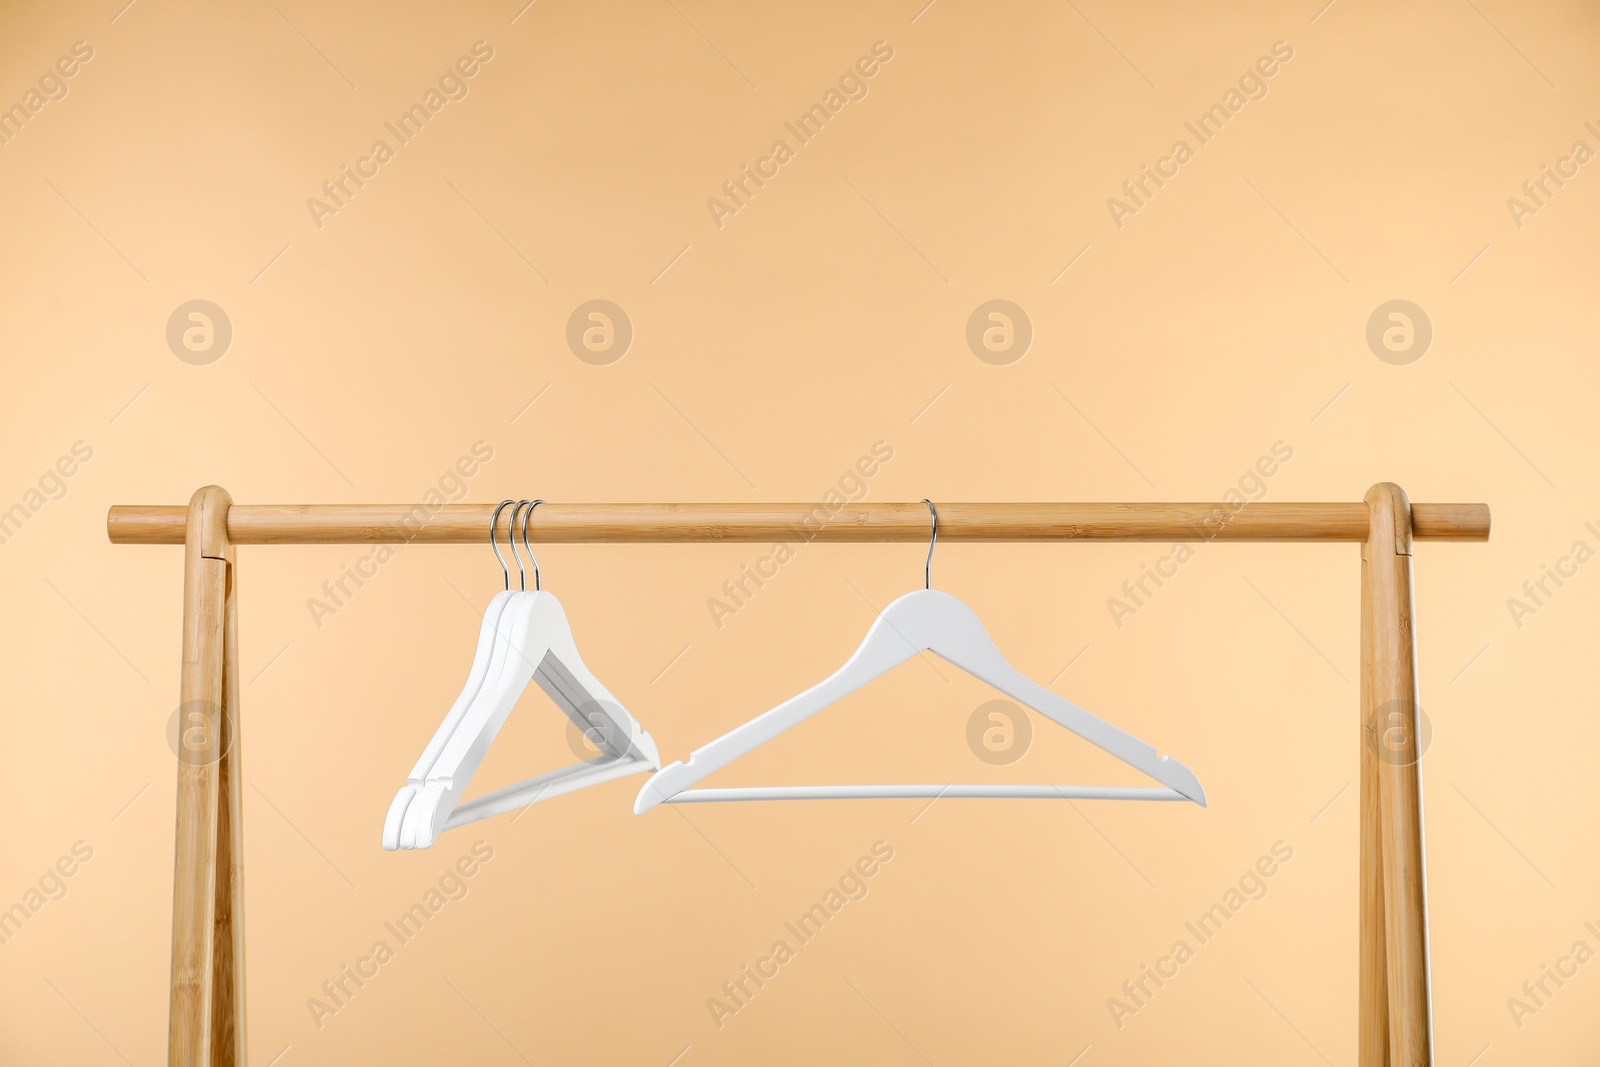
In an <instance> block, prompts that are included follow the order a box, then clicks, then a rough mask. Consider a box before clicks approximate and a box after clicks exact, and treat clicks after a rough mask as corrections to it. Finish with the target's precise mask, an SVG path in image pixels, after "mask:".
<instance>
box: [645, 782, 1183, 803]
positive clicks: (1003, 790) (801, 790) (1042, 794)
mask: <svg viewBox="0 0 1600 1067" xmlns="http://www.w3.org/2000/svg"><path fill="white" fill-rule="evenodd" d="M939 797H969V798H1004V799H1025V800H1188V799H1189V798H1188V797H1186V796H1184V795H1183V794H1182V793H1180V792H1178V791H1177V790H1176V789H1163V788H1159V787H1135V786H1105V785H777V786H750V787H746V788H740V789H685V790H684V791H683V792H681V793H678V794H676V795H674V796H670V797H668V798H667V799H666V801H665V803H668V804H716V803H719V802H721V801H726V800H884V799H901V798H912V799H915V798H921V799H929V800H934V799H937V798H939Z"/></svg>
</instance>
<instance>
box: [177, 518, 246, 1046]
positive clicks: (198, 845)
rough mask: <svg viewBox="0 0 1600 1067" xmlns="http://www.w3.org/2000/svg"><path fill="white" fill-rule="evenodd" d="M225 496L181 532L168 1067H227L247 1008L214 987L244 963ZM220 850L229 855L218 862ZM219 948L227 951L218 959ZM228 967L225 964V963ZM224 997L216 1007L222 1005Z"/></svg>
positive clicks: (227, 990)
mask: <svg viewBox="0 0 1600 1067" xmlns="http://www.w3.org/2000/svg"><path fill="white" fill-rule="evenodd" d="M230 503H231V501H230V499H229V497H228V494H227V493H226V492H224V491H223V490H221V489H219V488H217V487H216V486H207V487H206V488H204V489H200V490H198V491H197V492H196V493H195V494H194V497H193V499H191V500H190V502H189V509H188V515H187V521H186V523H185V529H186V533H187V540H186V542H185V549H184V596H183V663H182V675H181V680H180V684H179V716H178V731H177V749H178V789H177V820H176V822H177V827H176V844H175V848H174V851H173V876H172V974H171V990H170V1003H169V1016H168V1044H167V1062H168V1063H169V1064H171V1065H172V1067H180V1065H181V1067H221V1065H223V1064H232V1063H233V1062H234V1060H233V1058H232V1056H231V1054H230V1055H229V1056H228V1058H226V1059H218V1058H216V1056H215V1053H216V1052H217V1050H218V1048H219V1046H222V1047H228V1048H231V1042H219V1039H218V1035H217V1026H216V1018H217V1013H218V1011H219V1010H220V1011H222V1012H223V1013H225V1014H228V1015H231V1014H232V1013H233V1012H234V1011H235V1010H239V1009H240V1008H242V1001H241V1000H239V999H237V998H235V997H234V995H233V994H234V986H233V983H232V982H231V981H229V982H226V983H222V985H223V987H224V988H223V989H222V990H221V991H220V992H219V983H218V981H217V974H218V967H219V964H221V965H223V966H225V967H226V968H227V973H228V974H230V975H231V974H232V973H233V972H234V968H235V967H236V966H237V965H238V964H239V963H240V962H241V961H240V959H239V958H238V957H237V956H236V955H235V951H234V949H235V946H234V944H233V938H234V927H233V918H234V916H233V908H232V896H233V886H234V884H235V883H234V880H233V879H232V878H231V877H229V876H226V875H225V876H224V877H223V878H222V879H221V882H222V884H223V885H224V886H225V887H226V889H225V890H224V892H223V893H222V896H223V898H224V899H223V900H222V901H221V902H220V904H221V906H220V907H219V877H218V867H219V862H220V863H222V864H224V865H227V866H228V867H230V868H231V855H232V851H233V849H234V847H235V843H234V841H233V835H232V824H231V821H230V820H228V819H227V817H226V816H224V814H223V805H224V802H225V800H226V797H227V795H228V794H230V793H233V792H236V791H237V787H238V785H237V780H236V776H233V779H234V780H232V781H229V782H228V784H227V785H224V778H225V773H224V771H225V767H226V766H227V765H225V764H224V763H222V761H221V760H220V758H219V757H220V756H221V754H222V753H223V752H224V751H225V749H224V747H223V746H224V745H225V744H226V743H227V742H228V740H229V738H228V737H227V731H226V728H225V726H224V723H225V714H224V711H225V709H226V708H228V707H229V706H231V705H233V704H236V701H237V694H236V692H235V693H234V695H233V697H232V698H231V699H230V696H229V684H228V680H227V677H226V662H227V660H228V658H229V655H228V614H229V603H228V584H229V571H230V569H231V567H232V555H233V553H232V548H231V546H230V545H229V543H228V538H227V525H226V524H227V512H228V506H229V504H230ZM219 846H220V848H221V849H223V850H225V855H223V856H219ZM219 943H222V944H223V946H224V947H223V949H222V952H220V953H219ZM224 954H225V956H226V958H225V959H220V960H219V956H222V955H224ZM219 998H220V1002H219Z"/></svg>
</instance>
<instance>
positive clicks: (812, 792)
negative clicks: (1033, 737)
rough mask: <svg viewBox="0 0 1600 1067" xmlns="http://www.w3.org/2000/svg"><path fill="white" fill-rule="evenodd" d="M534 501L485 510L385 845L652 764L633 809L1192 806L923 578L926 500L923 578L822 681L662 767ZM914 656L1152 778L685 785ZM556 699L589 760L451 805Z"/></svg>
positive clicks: (1147, 752) (1134, 748)
mask: <svg viewBox="0 0 1600 1067" xmlns="http://www.w3.org/2000/svg"><path fill="white" fill-rule="evenodd" d="M542 503H543V501H542V500H533V501H528V500H518V501H511V500H506V501H503V502H501V504H500V506H499V507H497V508H496V509H495V511H494V516H493V518H492V519H491V520H490V528H489V544H490V547H491V548H492V549H493V550H494V555H495V558H496V559H497V560H498V561H499V563H500V568H501V570H502V571H503V572H504V575H505V589H504V590H503V591H502V592H499V593H496V594H495V596H494V598H493V599H492V600H491V601H490V602H489V606H488V607H487V608H486V609H485V611H484V613H483V625H482V627H481V628H480V630H479V633H478V647H477V651H476V653H475V654H474V656H473V660H472V668H471V670H470V671H469V672H468V675H467V681H466V684H465V686H463V687H462V690H461V695H460V696H458V697H457V698H456V701H455V703H454V704H452V705H451V707H450V710H449V712H448V713H446V715H445V717H444V721H443V722H442V723H440V724H439V728H438V729H437V730H436V731H435V732H434V735H433V739H432V740H431V741H429V742H428V746H427V747H426V748H425V749H424V750H423V752H422V756H421V757H420V758H419V759H418V760H417V763H416V766H415V767H413V768H412V770H411V774H410V775H409V776H408V777H407V779H406V784H405V785H403V786H401V787H400V789H399V791H398V792H397V793H396V794H395V798H394V801H393V802H392V803H391V804H390V805H389V812H388V815H387V817H386V818H385V819H384V824H383V847H384V848H386V849H391V850H393V849H402V848H404V849H411V848H427V847H428V846H430V845H432V844H433V842H434V840H435V839H436V838H437V837H438V835H439V834H440V833H441V832H443V831H444V830H448V829H452V828H454V827H457V826H463V825H465V824H467V823H470V822H474V821H476V820H478V819H484V818H488V817H489V816H491V815H497V814H500V813H502V812H506V811H511V810H513V809H516V808H522V807H526V806H527V805H529V804H533V803H536V802H538V801H540V800H547V799H549V798H551V797H555V796H559V795H561V794H563V793H570V792H573V791H574V790H578V789H584V788H587V787H589V786H592V785H598V784H600V783H602V782H608V781H611V780H612V779H615V778H622V777H626V776H628V775H632V774H640V773H643V772H645V771H654V772H655V773H654V774H652V775H651V776H650V778H649V779H648V780H647V781H646V782H645V783H644V786H643V788H641V789H640V790H639V794H638V796H637V798H636V799H635V800H634V804H633V811H634V814H635V815H641V814H643V813H644V812H646V811H649V810H650V809H651V808H653V807H655V806H656V805H658V804H663V803H670V804H686V803H706V802H713V801H744V800H819V799H829V800H836V799H868V798H885V797H928V798H932V797H1011V798H1017V797H1032V798H1054V799H1092V800H1191V801H1194V802H1195V803H1197V804H1200V805H1202V806H1204V805H1205V802H1206V798H1205V791H1204V790H1203V789H1201V787H1200V782H1199V781H1198V780H1197V779H1196V778H1195V776H1194V774H1193V773H1192V772H1191V771H1190V770H1189V768H1187V767H1185V766H1184V765H1183V764H1182V763H1179V762H1178V761H1177V760H1175V759H1173V758H1172V757H1170V756H1163V755H1160V754H1158V753H1157V751H1156V750H1155V749H1154V748H1152V747H1150V746H1149V745H1147V744H1145V743H1144V742H1143V741H1140V740H1139V739H1138V738H1136V737H1133V736H1131V735H1130V734H1127V733H1125V732H1124V731H1122V730H1120V729H1118V728H1117V727H1115V726H1113V725H1111V724H1110V723H1108V722H1106V721H1105V720H1103V719H1101V718H1099V717H1097V716H1095V715H1093V714H1091V713H1089V712H1087V711H1085V710H1084V709H1083V708H1080V707H1078V706H1077V705H1076V704H1074V703H1072V702H1071V701H1069V700H1067V699H1066V698H1064V697H1061V696H1057V695H1056V694H1055V693H1053V692H1051V691H1050V690H1049V689H1046V688H1045V687H1044V686H1042V685H1039V684H1038V683H1037V682H1034V681H1032V680H1030V679H1028V678H1027V677H1025V676H1024V675H1023V674H1022V673H1021V672H1020V671H1018V670H1017V669H1016V668H1015V667H1013V666H1012V665H1011V664H1010V663H1009V662H1007V660H1006V658H1005V657H1004V656H1003V655H1002V654H1001V653H1000V650H999V649H998V648H996V647H995V644H994V642H993V641H992V640H991V639H990V637H989V635H988V633H987V632H986V631H985V630H984V628H983V624H982V623H981V622H980V621H979V620H978V616H977V615H976V614H975V613H974V612H973V611H972V609H971V608H969V607H968V606H967V605H966V604H963V603H962V602H961V601H960V600H957V599H956V598H955V597H953V596H950V595H949V594H947V593H941V592H938V591H936V590H935V589H933V587H932V568H933V549H934V545H935V544H936V543H937V542H938V536H939V517H938V513H937V511H935V509H934V507H933V505H932V503H930V502H927V501H924V503H927V504H928V512H929V516H930V526H931V532H930V537H929V542H928V559H927V563H926V564H925V565H924V569H923V588H921V589H916V590H913V591H912V592H909V593H906V594H905V595H903V596H901V597H900V598H899V599H897V600H895V601H894V602H893V603H892V604H890V605H889V606H888V607H887V608H885V609H884V610H883V612H882V614H880V615H879V616H878V618H877V619H876V620H875V621H874V622H873V624H872V627H871V628H870V629H869V630H868V631H867V635H866V637H865V638H864V639H863V640H862V642H861V646H860V647H859V648H858V649H857V650H856V652H855V654H854V655H852V656H851V657H850V658H849V660H847V661H846V662H845V664H844V666H842V667H840V668H839V669H838V670H837V671H835V672H834V673H833V674H832V675H830V676H829V677H827V678H825V679H823V680H822V681H821V682H818V683H817V684H816V685H814V686H812V687H811V688H810V689H807V690H806V691H805V692H803V693H800V694H799V695H797V696H794V697H791V698H790V699H788V700H786V701H784V702H783V703H781V704H779V705H778V706H777V707H775V708H772V709H771V710H770V711H767V712H764V713H763V714H761V715H758V716H757V717H755V718H754V719H751V720H750V721H749V722H746V723H744V724H743V725H742V726H739V727H736V728H735V729H733V730H731V731H729V732H728V733H726V734H724V735H723V736H721V737H719V738H717V739H716V740H715V741H712V742H710V743H709V744H706V745H704V746H702V747H700V748H698V749H696V750H695V751H694V752H693V753H692V754H691V755H690V756H689V761H688V762H687V763H681V762H678V763H672V764H670V765H669V766H667V767H662V766H661V762H660V757H659V756H658V755H657V754H656V746H655V742H654V741H653V740H652V739H651V737H650V735H649V734H648V733H647V732H645V730H644V728H643V727H641V726H640V725H639V723H638V722H637V721H636V720H635V719H634V718H633V716H632V715H630V714H629V713H628V711H627V709H625V708H624V707H623V706H622V705H621V703H619V702H618V701H617V699H616V698H615V697H614V696H612V694H611V692H610V691H609V690H608V689H606V687H605V686H604V685H602V684H601V683H600V681H599V679H597V678H595V676H594V675H593V673H591V672H590V671H589V669H588V668H587V667H585V666H584V664H583V660H582V659H581V658H580V657H579V655H578V649H577V644H576V642H575V641H574V639H573V636H572V630H571V628H570V627H569V626H568V624H567V616H566V613H565V612H564V611H563V610H562V608H561V604H560V602H559V601H558V600H556V598H555V596H554V595H553V594H551V593H547V592H544V591H542V590H541V588H540V580H539V564H538V561H537V560H535V559H534V556H533V550H532V548H531V547H530V546H529V544H528V520H529V519H530V518H531V517H532V516H533V511H534V509H535V508H536V507H538V506H539V505H540V504H542ZM508 506H509V507H511V508H512V511H511V517H510V520H509V521H508V522H507V528H506V533H507V537H506V540H507V544H508V545H509V547H510V549H511V554H512V557H513V558H514V559H515V560H516V563H517V572H518V574H519V576H520V581H519V583H518V589H517V590H515V591H513V590H512V589H511V570H510V568H509V567H508V566H507V565H506V562H505V557H503V556H502V555H501V554H500V548H499V544H498V542H497V540H496V529H497V527H498V526H499V522H500V513H501V512H502V511H503V510H505V508H507V507H508ZM519 514H520V515H521V522H522V536H521V540H522V546H523V549H524V550H525V551H526V552H527V555H528V560H529V562H531V563H532V564H533V591H532V592H528V591H527V580H526V579H527V575H526V571H525V569H524V567H523V563H522V557H521V556H520V555H519V554H518V553H517V546H516V539H515V538H514V536H513V534H514V533H515V528H516V525H517V520H518V516H519ZM922 652H932V653H934V654H935V655H937V656H939V657H941V658H942V659H944V660H946V661H948V662H949V663H951V664H953V665H954V666H956V667H959V668H961V669H962V670H964V671H966V672H967V673H968V674H971V675H973V676H974V677H976V678H978V679H980V680H981V681H984V682H987V683H988V684H989V685H991V686H993V687H994V688H995V689H998V690H999V691H1000V692H1002V693H1004V694H1006V695H1007V696H1009V697H1011V698H1012V699H1013V700H1016V701H1017V702H1019V703H1020V704H1022V705H1024V706H1025V707H1028V708H1031V709H1033V710H1034V711H1036V712H1039V713H1040V714H1042V715H1044V716H1045V717H1046V718H1049V719H1051V720H1053V721H1054V722H1057V723H1059V724H1060V725H1062V726H1064V727H1066V728H1067V729H1068V730H1071V731H1072V732H1073V733H1075V734H1077V735H1078V736H1080V737H1082V738H1084V739H1085V740H1087V741H1089V742H1091V743H1093V744H1095V745H1097V746H1099V747H1100V748H1102V749H1104V750H1105V751H1106V752H1109V753H1110V754H1111V755H1113V756H1115V757H1117V758H1118V759H1120V760H1122V761H1123V762H1124V763H1126V764H1128V765H1129V766H1132V767H1135V768H1137V769H1138V770H1140V771H1143V772H1144V773H1145V774H1147V775H1149V776H1150V777H1151V778H1153V779H1155V780H1156V781H1157V782H1160V783H1161V785H1160V786H1159V787H1157V786H1145V787H1133V786H1074V785H1005V784H953V783H946V784H942V785H917V784H911V785H789V786H746V787H737V788H713V789H694V788H691V787H692V786H694V785H695V784H696V783H698V782H699V781H700V780H701V779H703V778H705V777H706V776H707V775H709V774H712V773H713V772H715V771H718V770H720V769H722V768H723V767H726V766H727V765H728V764H729V763H732V762H733V761H734V760H736V759H738V758H739V757H740V756H743V755H745V754H746V753H748V752H750V751H752V750H754V749H755V748H757V747H759V746H761V745H763V744H766V743H767V742H768V741H770V740H772V739H773V738H775V737H777V736H778V735H779V734H781V733H784V732H785V731H787V730H788V729H789V728H791V727H793V726H796V725H798V724H799V723H801V722H803V721H805V720H806V719H808V718H810V717H811V716H812V715H815V714H816V713H817V712H818V711H821V710H822V709H823V708H825V707H827V706H828V705H829V704H832V703H834V702H835V701H838V700H840V699H841V698H843V697H844V696H846V695H847V694H849V693H851V692H854V691H855V690H857V689H859V688H861V687H862V686H864V685H866V684H867V683H868V682H870V681H872V680H873V679H875V678H878V677H879V676H880V675H883V674H885V673H887V672H888V671H890V670H892V669H893V668H895V667H897V666H899V665H900V664H902V663H904V662H906V661H907V660H909V659H910V658H912V657H913V656H916V655H918V654H920V653H922ZM530 681H531V682H535V683H537V684H538V686H539V688H540V689H542V690H544V692H545V693H546V694H547V695H548V696H549V697H550V699H551V700H553V701H554V702H555V703H556V706H557V707H559V708H560V709H561V711H562V712H563V713H564V714H565V715H566V716H567V717H568V718H569V719H570V720H571V721H572V722H573V724H574V725H575V726H577V727H578V729H579V730H581V731H583V733H584V735H585V736H586V737H587V738H588V739H589V741H590V743H591V744H593V745H594V747H595V748H596V749H597V750H598V751H599V756H597V757H596V758H595V759H592V760H589V761H585V762H583V763H578V764H575V765H573V766H570V767H564V768H562V769H560V770H555V771H548V772H545V773H543V774H539V775H535V776H534V777H531V778H528V779H526V780H525V781H522V782H519V783H517V784H515V785H510V786H506V787H504V788H501V789H496V790H494V791H492V792H489V793H486V794H484V795H482V796H479V797H477V798H475V799H473V800H469V801H466V802H462V799H461V798H462V795H463V794H464V792H465V791H466V787H467V783H468V782H469V781H471V779H472V775H473V773H474V772H475V771H476V770H477V769H478V764H479V763H480V762H482V760H483V757H484V754H485V753H486V752H487V751H488V750H489V746H490V745H491V744H493V742H494V738H495V735H496V734H497V733H499V731H500V728H501V726H502V725H503V724H504V723H505V720H506V717H507V716H508V715H509V714H510V712H511V709H512V707H513V706H514V705H515V704H516V703H517V700H518V698H519V697H520V696H521V695H522V693H523V692H524V690H526V688H527V686H528V683H529V682H530Z"/></svg>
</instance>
